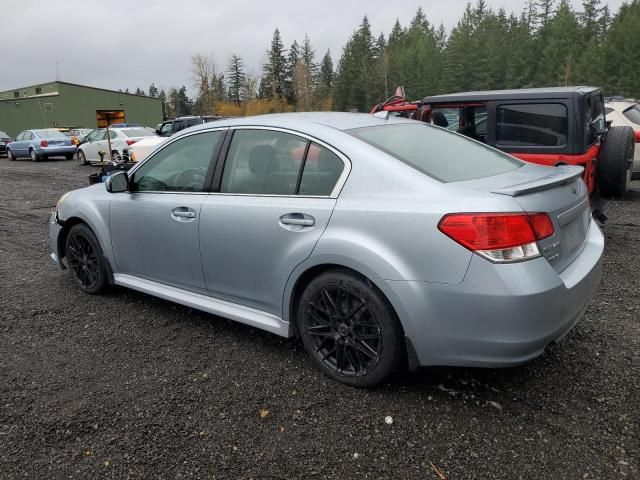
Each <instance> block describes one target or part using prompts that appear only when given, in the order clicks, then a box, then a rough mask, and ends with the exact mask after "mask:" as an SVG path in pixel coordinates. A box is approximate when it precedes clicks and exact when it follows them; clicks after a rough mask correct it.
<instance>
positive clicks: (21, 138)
mask: <svg viewBox="0 0 640 480" xmlns="http://www.w3.org/2000/svg"><path fill="white" fill-rule="evenodd" d="M25 133H27V132H20V133H19V134H18V136H17V137H16V142H20V141H22V140H24V134H25Z"/></svg>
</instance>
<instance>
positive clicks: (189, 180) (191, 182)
mask: <svg viewBox="0 0 640 480" xmlns="http://www.w3.org/2000/svg"><path fill="white" fill-rule="evenodd" d="M206 178H207V171H206V170H205V169H204V168H202V167H196V168H188V169H187V170H183V171H182V172H180V173H179V174H178V175H176V177H175V179H174V182H175V185H176V186H180V187H181V190H186V191H194V192H197V191H200V190H202V187H203V185H204V181H205V179H206Z"/></svg>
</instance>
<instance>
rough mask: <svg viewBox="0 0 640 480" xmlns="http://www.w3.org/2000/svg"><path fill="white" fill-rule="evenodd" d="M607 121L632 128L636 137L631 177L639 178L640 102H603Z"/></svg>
mask: <svg viewBox="0 0 640 480" xmlns="http://www.w3.org/2000/svg"><path fill="white" fill-rule="evenodd" d="M604 111H605V113H606V115H607V121H611V125H612V126H613V127H624V126H629V127H631V128H633V130H634V132H635V137H636V149H635V152H634V155H633V172H632V174H631V178H632V179H634V180H636V179H640V104H638V103H635V102H628V101H620V102H607V103H605V104H604Z"/></svg>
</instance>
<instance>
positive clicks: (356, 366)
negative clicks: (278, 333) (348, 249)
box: [297, 270, 404, 387]
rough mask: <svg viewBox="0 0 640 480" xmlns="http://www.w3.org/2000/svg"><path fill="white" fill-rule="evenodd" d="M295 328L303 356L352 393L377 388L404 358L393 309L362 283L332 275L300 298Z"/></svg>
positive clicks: (324, 276)
mask: <svg viewBox="0 0 640 480" xmlns="http://www.w3.org/2000/svg"><path fill="white" fill-rule="evenodd" d="M297 326H298V330H299V333H300V336H301V337H302V342H303V343H304V346H305V349H306V350H307V353H308V354H309V355H310V356H311V358H312V359H313V361H314V363H315V364H316V366H317V367H318V368H319V369H320V370H322V371H323V372H324V373H326V374H327V375H329V376H330V377H332V378H334V379H335V380H338V381H340V382H342V383H346V384H348V385H352V386H356V387H370V386H373V385H377V384H379V383H380V382H382V381H384V380H385V379H387V378H388V377H389V376H390V375H392V374H393V373H394V372H395V371H396V370H397V369H398V368H399V367H400V365H401V363H402V361H403V358H404V357H403V356H404V342H403V340H404V334H403V332H402V327H401V326H400V323H399V321H398V319H397V318H396V315H395V313H394V311H393V308H392V307H391V305H390V304H389V302H388V301H387V299H386V298H385V297H384V295H383V294H382V293H381V292H380V291H379V290H378V289H377V288H376V287H375V286H374V285H373V284H371V282H369V281H368V280H367V279H366V278H364V277H362V276H360V275H358V274H355V273H352V272H350V271H347V270H331V271H328V272H325V273H323V274H321V275H319V276H318V277H316V278H315V279H313V280H312V281H311V282H310V283H309V285H308V286H307V287H306V288H305V290H304V292H303V293H302V295H301V297H300V300H299V303H298V308H297Z"/></svg>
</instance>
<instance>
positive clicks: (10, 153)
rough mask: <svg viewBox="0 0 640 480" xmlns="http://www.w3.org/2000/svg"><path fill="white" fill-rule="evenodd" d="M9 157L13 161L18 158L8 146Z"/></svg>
mask: <svg viewBox="0 0 640 480" xmlns="http://www.w3.org/2000/svg"><path fill="white" fill-rule="evenodd" d="M7 158H8V159H9V160H11V161H12V162H13V161H14V160H15V159H16V157H15V156H14V155H13V152H12V151H11V150H10V149H8V148H7Z"/></svg>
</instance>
